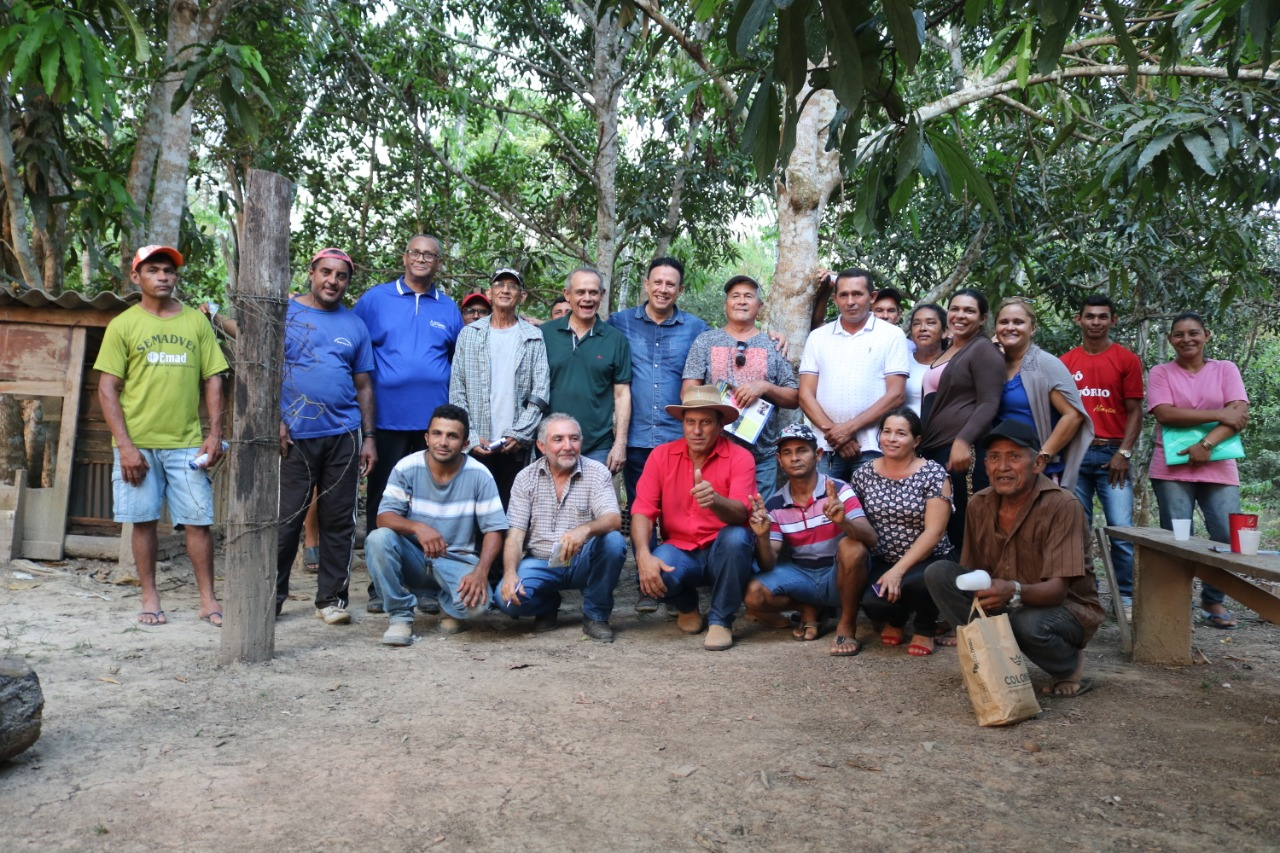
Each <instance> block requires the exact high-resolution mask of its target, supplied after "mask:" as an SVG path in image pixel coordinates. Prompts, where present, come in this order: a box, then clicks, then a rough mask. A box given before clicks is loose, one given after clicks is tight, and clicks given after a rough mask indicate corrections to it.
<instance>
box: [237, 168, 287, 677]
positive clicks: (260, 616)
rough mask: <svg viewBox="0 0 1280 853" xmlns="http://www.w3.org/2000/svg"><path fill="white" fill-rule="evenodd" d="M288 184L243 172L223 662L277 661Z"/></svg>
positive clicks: (279, 178) (264, 174) (266, 175)
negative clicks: (277, 565) (245, 175)
mask: <svg viewBox="0 0 1280 853" xmlns="http://www.w3.org/2000/svg"><path fill="white" fill-rule="evenodd" d="M292 195H293V184H291V183H290V182H289V180H288V179H286V178H284V177H282V176H280V175H277V174H274V173H272V172H264V171H259V170H257V169H251V170H249V180H248V187H247V189H246V192H245V212H244V232H243V235H242V241H241V245H240V269H239V276H238V280H237V281H238V289H237V290H236V292H235V293H234V294H232V302H233V303H234V304H235V308H236V322H237V323H238V324H239V327H240V328H239V335H238V336H237V337H236V363H235V376H236V381H235V391H234V393H235V427H234V429H233V430H232V439H231V458H230V460H229V465H228V468H229V469H230V473H231V477H230V481H229V488H228V501H227V519H226V530H227V538H226V549H225V558H224V559H225V561H226V562H225V567H224V570H223V577H224V578H225V579H226V589H225V591H224V597H225V601H224V604H223V609H224V610H225V611H226V627H224V628H223V629H222V653H221V662H222V663H223V664H230V663H237V662H239V663H258V662H261V661H267V660H270V659H271V657H272V656H273V655H274V654H275V598H276V596H275V590H276V523H277V521H278V518H277V516H278V514H279V511H280V503H279V501H280V497H279V493H280V372H281V367H282V364H283V361H284V316H285V305H286V302H287V298H288V291H289V206H290V201H291V199H292Z"/></svg>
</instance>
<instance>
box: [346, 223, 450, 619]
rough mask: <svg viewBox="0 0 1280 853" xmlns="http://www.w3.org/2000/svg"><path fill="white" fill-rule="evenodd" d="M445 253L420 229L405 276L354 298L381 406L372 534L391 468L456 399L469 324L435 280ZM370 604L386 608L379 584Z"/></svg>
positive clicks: (370, 504) (416, 447) (372, 478)
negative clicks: (452, 392) (453, 375)
mask: <svg viewBox="0 0 1280 853" xmlns="http://www.w3.org/2000/svg"><path fill="white" fill-rule="evenodd" d="M441 253H442V250H441V246H440V241H439V240H438V239H436V238H435V237H432V236H431V235H429V234H419V235H417V236H416V237H414V238H413V239H412V240H410V241H409V244H408V245H407V246H406V247H405V250H404V275H402V276H400V278H398V279H396V280H395V281H389V282H387V283H385V284H379V285H378V286H376V287H372V288H370V289H369V290H367V291H365V293H364V295H363V296H361V297H360V301H358V302H357V303H356V305H355V312H356V316H357V317H359V318H360V319H361V320H363V321H364V323H365V325H366V326H368V327H369V339H370V340H371V341H372V343H373V364H374V373H373V392H374V399H375V401H376V403H377V411H378V418H377V432H376V434H375V438H374V446H375V448H376V449H377V453H378V461H377V464H375V465H374V466H373V471H371V472H370V474H369V483H368V490H369V491H368V499H367V501H366V504H365V506H366V509H367V522H366V524H367V528H366V529H367V531H368V532H370V533H372V532H373V530H374V529H375V528H376V527H377V526H378V520H377V515H378V504H379V503H380V502H381V500H382V492H383V490H384V489H385V488H386V486H387V478H388V477H389V476H390V475H391V469H392V468H394V467H395V465H396V463H397V462H399V461H400V460H401V459H403V458H404V457H405V456H407V455H409V454H410V453H415V452H417V451H420V450H424V449H425V448H426V443H425V441H424V439H423V436H424V435H425V433H426V431H427V426H428V425H429V424H430V423H431V413H432V412H433V411H435V409H436V407H437V406H441V405H444V404H445V403H447V402H449V376H450V367H449V364H450V362H451V361H452V360H453V347H454V343H455V342H456V341H457V340H458V333H459V332H460V331H462V325H463V323H462V313H461V312H460V311H459V310H458V306H457V305H456V304H455V303H454V301H453V300H452V299H450V298H449V295H448V294H447V293H445V292H444V291H443V290H442V289H441V288H439V287H437V286H436V284H435V276H436V272H437V271H438V270H439V269H440V260H441V257H442V254H441ZM368 609H369V612H371V613H381V612H382V602H381V601H380V600H379V599H378V598H377V596H376V591H375V590H374V589H373V585H372V584H370V589H369V607H368Z"/></svg>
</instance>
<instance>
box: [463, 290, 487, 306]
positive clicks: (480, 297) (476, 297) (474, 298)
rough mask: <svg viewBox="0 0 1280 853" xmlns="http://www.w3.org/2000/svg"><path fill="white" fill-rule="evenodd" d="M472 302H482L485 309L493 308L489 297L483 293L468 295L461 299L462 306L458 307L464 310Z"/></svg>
mask: <svg viewBox="0 0 1280 853" xmlns="http://www.w3.org/2000/svg"><path fill="white" fill-rule="evenodd" d="M472 302H483V303H484V304H485V307H486V308H493V303H492V302H490V301H489V297H487V296H485V295H484V294H483V293H468V294H467V295H466V296H464V297H463V298H462V305H461V306H460V307H462V308H466V307H467V305H468V304H469V303H472Z"/></svg>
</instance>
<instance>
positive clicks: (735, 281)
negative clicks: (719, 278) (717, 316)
mask: <svg viewBox="0 0 1280 853" xmlns="http://www.w3.org/2000/svg"><path fill="white" fill-rule="evenodd" d="M739 284H749V285H751V286H752V287H754V288H755V289H756V292H757V293H758V292H759V291H760V282H758V281H756V280H755V279H754V278H752V277H751V276H749V275H735V276H734V277H733V278H731V279H729V280H728V281H726V282H725V283H724V292H725V293H728V292H729V291H730V290H733V288H734V286H736V285H739Z"/></svg>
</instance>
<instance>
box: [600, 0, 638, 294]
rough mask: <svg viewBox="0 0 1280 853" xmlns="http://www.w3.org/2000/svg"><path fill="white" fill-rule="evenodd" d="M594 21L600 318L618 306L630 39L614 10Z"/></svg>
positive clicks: (616, 11)
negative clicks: (621, 98) (621, 108)
mask: <svg viewBox="0 0 1280 853" xmlns="http://www.w3.org/2000/svg"><path fill="white" fill-rule="evenodd" d="M595 22H596V23H595V68H594V69H593V71H594V73H593V74H592V78H591V96H592V98H594V99H595V114H596V155H595V163H594V167H595V169H594V171H595V178H596V257H595V267H596V269H597V270H599V271H600V278H601V281H600V286H601V287H602V288H603V289H604V292H605V294H606V296H605V300H606V301H605V303H604V305H603V306H601V307H602V308H604V309H605V310H604V312H602V314H601V316H607V315H608V314H609V313H610V312H611V311H613V310H616V309H617V308H619V307H621V306H619V305H618V304H617V300H616V294H615V293H614V292H613V287H612V285H613V267H614V263H615V262H616V261H617V257H618V95H619V94H620V92H621V90H622V60H623V57H624V56H626V53H627V50H628V49H629V48H630V46H631V37H630V36H629V35H628V34H627V33H626V32H625V31H624V30H623V29H622V26H621V22H620V20H619V13H618V10H617V9H611V10H609V11H608V12H607V13H605V14H604V15H598V16H597V17H596V18H595Z"/></svg>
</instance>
